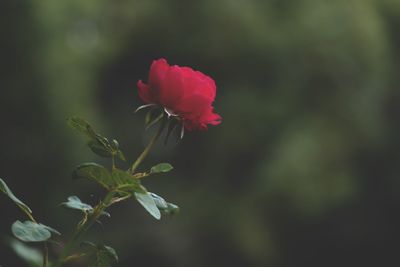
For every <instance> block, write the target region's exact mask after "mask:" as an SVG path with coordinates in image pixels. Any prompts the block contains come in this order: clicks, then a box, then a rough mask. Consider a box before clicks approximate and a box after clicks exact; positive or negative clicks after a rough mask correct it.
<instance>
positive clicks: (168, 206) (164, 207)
mask: <svg viewBox="0 0 400 267" xmlns="http://www.w3.org/2000/svg"><path fill="white" fill-rule="evenodd" d="M150 195H151V197H152V198H153V199H154V202H155V203H156V205H157V208H158V209H159V210H160V211H162V212H164V213H167V214H170V215H173V214H176V213H178V212H179V207H178V206H177V205H175V204H172V203H168V202H166V201H165V200H164V199H163V198H162V197H160V196H159V195H157V194H154V193H150Z"/></svg>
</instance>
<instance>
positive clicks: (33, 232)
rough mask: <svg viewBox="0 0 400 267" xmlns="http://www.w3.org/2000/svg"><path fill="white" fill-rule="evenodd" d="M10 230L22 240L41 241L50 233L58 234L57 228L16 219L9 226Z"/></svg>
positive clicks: (48, 236)
mask: <svg viewBox="0 0 400 267" xmlns="http://www.w3.org/2000/svg"><path fill="white" fill-rule="evenodd" d="M11 231H12V233H13V234H14V236H15V237H16V238H18V239H19V240H21V241H24V242H42V241H46V240H47V239H49V238H50V237H51V233H52V232H53V233H55V234H60V233H59V232H58V231H57V230H55V229H53V228H51V227H49V226H47V225H43V224H41V223H35V222H32V221H25V222H20V221H16V222H14V223H13V225H12V226H11Z"/></svg>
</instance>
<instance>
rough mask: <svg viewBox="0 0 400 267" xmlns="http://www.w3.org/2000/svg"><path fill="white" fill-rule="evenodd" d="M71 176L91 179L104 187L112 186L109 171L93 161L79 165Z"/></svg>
mask: <svg viewBox="0 0 400 267" xmlns="http://www.w3.org/2000/svg"><path fill="white" fill-rule="evenodd" d="M72 176H73V178H86V179H91V180H93V181H95V182H97V183H99V184H100V185H102V186H103V187H105V188H106V189H110V188H112V187H113V186H114V182H113V179H112V177H111V174H110V172H109V171H108V170H107V169H106V168H104V167H103V166H101V165H99V164H97V163H93V162H89V163H84V164H81V165H79V166H78V167H76V169H75V170H74V172H73V175H72Z"/></svg>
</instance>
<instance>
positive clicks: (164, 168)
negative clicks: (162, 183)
mask: <svg viewBox="0 0 400 267" xmlns="http://www.w3.org/2000/svg"><path fill="white" fill-rule="evenodd" d="M173 168H174V167H172V165H171V164H169V163H160V164H157V165H156V166H153V167H152V168H151V169H150V173H151V174H154V173H160V172H169V171H170V170H172V169H173Z"/></svg>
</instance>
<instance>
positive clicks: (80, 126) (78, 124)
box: [67, 117, 94, 137]
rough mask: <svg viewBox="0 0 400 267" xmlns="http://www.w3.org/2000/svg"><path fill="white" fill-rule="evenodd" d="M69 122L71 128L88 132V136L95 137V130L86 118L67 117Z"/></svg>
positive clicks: (84, 132)
mask: <svg viewBox="0 0 400 267" xmlns="http://www.w3.org/2000/svg"><path fill="white" fill-rule="evenodd" d="M67 124H68V125H69V126H70V127H71V128H73V129H75V130H77V131H79V132H81V133H83V134H86V135H87V136H88V137H93V133H94V131H93V129H92V128H91V126H90V124H89V123H88V122H87V121H86V120H84V119H82V118H79V117H70V118H67Z"/></svg>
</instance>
